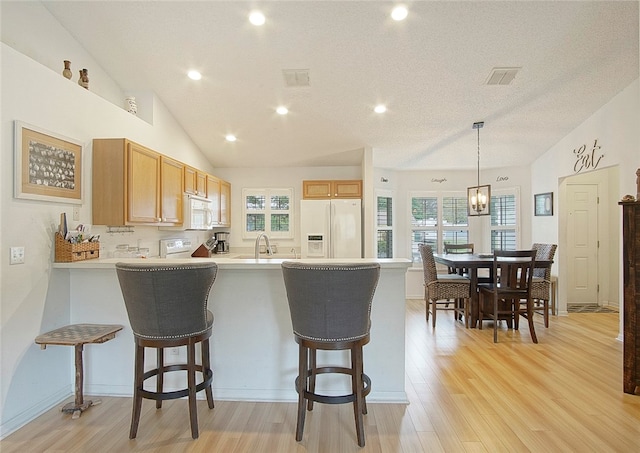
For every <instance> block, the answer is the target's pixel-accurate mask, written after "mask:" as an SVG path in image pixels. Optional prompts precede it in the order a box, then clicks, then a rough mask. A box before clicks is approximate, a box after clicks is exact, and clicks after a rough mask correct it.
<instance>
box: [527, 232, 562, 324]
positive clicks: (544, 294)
mask: <svg viewBox="0 0 640 453" xmlns="http://www.w3.org/2000/svg"><path fill="white" fill-rule="evenodd" d="M531 248H532V249H534V250H535V251H536V261H538V260H540V261H553V257H554V256H555V254H556V249H557V248H558V246H557V244H539V243H535V244H533V245H532V246H531ZM550 293H551V267H550V266H546V267H536V268H535V269H534V270H533V280H532V282H531V299H533V311H534V312H535V313H539V314H542V315H543V316H544V326H545V327H549V310H550V309H553V308H554V307H550V306H549V298H550Z"/></svg>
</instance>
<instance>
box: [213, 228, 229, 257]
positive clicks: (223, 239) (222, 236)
mask: <svg viewBox="0 0 640 453" xmlns="http://www.w3.org/2000/svg"><path fill="white" fill-rule="evenodd" d="M215 236H216V246H215V247H214V249H213V253H229V233H228V232H218V233H215Z"/></svg>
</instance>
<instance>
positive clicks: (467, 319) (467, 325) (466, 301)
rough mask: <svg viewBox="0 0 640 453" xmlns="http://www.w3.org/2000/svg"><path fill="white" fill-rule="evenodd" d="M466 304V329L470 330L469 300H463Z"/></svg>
mask: <svg viewBox="0 0 640 453" xmlns="http://www.w3.org/2000/svg"><path fill="white" fill-rule="evenodd" d="M463 304H464V327H465V329H468V328H469V312H470V310H469V298H464V299H463Z"/></svg>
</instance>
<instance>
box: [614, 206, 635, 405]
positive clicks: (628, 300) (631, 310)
mask: <svg viewBox="0 0 640 453" xmlns="http://www.w3.org/2000/svg"><path fill="white" fill-rule="evenodd" d="M619 204H620V205H621V206H622V248H623V252H622V269H623V270H622V272H623V281H624V302H623V304H624V308H623V310H624V334H623V335H624V346H623V387H624V392H625V393H632V394H633V393H635V391H636V388H637V387H640V323H639V322H638V321H639V320H640V201H637V202H620V203H619Z"/></svg>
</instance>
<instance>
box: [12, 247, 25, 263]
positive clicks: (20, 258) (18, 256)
mask: <svg viewBox="0 0 640 453" xmlns="http://www.w3.org/2000/svg"><path fill="white" fill-rule="evenodd" d="M9 264H24V247H11V255H10V257H9Z"/></svg>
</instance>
